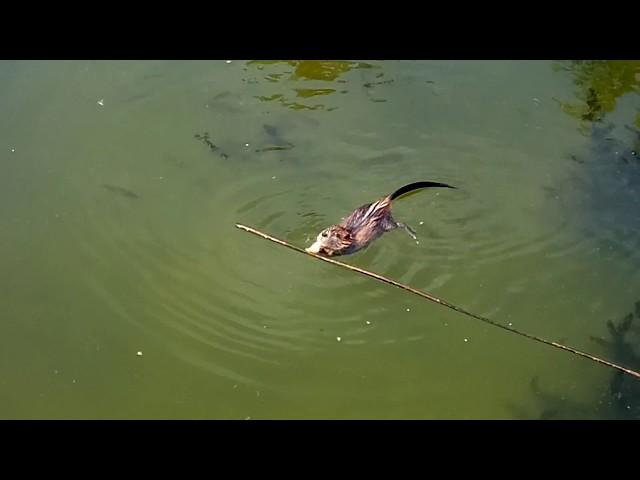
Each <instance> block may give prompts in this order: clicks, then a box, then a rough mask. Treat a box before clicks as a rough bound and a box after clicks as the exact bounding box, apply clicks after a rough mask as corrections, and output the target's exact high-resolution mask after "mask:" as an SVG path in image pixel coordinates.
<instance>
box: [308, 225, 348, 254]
mask: <svg viewBox="0 0 640 480" xmlns="http://www.w3.org/2000/svg"><path fill="white" fill-rule="evenodd" d="M352 244H353V238H352V237H351V233H349V230H347V229H346V228H344V227H341V226H340V225H331V226H330V227H328V228H325V229H324V230H322V231H321V232H320V234H319V235H318V238H316V241H315V242H314V244H313V245H311V246H310V247H309V248H307V249H306V251H307V252H309V253H319V254H322V255H327V256H329V257H330V256H331V255H340V254H342V253H343V252H345V251H346V250H347V249H349V247H351V245H352Z"/></svg>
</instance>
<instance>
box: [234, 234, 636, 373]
mask: <svg viewBox="0 0 640 480" xmlns="http://www.w3.org/2000/svg"><path fill="white" fill-rule="evenodd" d="M236 227H237V228H239V229H241V230H244V231H245V232H249V233H253V234H254V235H257V236H259V237H262V238H264V239H265V240H270V241H272V242H274V243H277V244H279V245H282V246H284V247H287V248H290V249H291V250H294V251H296V252H298V253H302V254H304V255H308V256H310V257H314V258H317V259H318V260H322V261H323V262H327V263H330V264H332V265H336V266H338V267H342V268H346V269H347V270H351V271H352V272H357V273H360V274H361V275H365V276H367V277H370V278H373V279H375V280H378V281H380V282H383V283H386V284H388V285H393V286H394V287H398V288H401V289H402V290H405V291H407V292H411V293H413V294H414V295H418V296H419V297H422V298H425V299H427V300H429V301H431V302H434V303H437V304H439V305H442V306H444V307H447V308H450V309H451V310H455V311H456V312H458V313H462V314H463V315H467V316H469V317H472V318H475V319H476V320H480V321H481V322H484V323H488V324H489V325H492V326H494V327H498V328H501V329H503V330H506V331H508V332H511V333H515V334H516V335H520V336H522V337H525V338H528V339H530V340H535V341H536V342H540V343H544V344H545V345H550V346H552V347H555V348H559V349H560V350H564V351H566V352H570V353H573V354H574V355H579V356H581V357H583V358H587V359H589V360H591V361H593V362H596V363H599V364H601V365H606V366H607V367H611V368H615V369H616V370H618V371H621V372H624V373H626V374H627V375H631V376H633V377H636V378H639V379H640V373H639V372H636V371H635V370H631V369H630V368H626V367H623V366H620V365H617V364H615V363H613V362H610V361H608V360H604V359H602V358H599V357H596V356H595V355H591V354H590V353H586V352H583V351H581V350H578V349H577V348H573V347H569V346H567V345H563V344H561V343H558V342H553V341H551V340H546V339H544V338H542V337H538V336H537V335H533V334H531V333H526V332H522V331H520V330H516V329H515V328H512V327H508V326H506V325H503V324H501V323H498V322H495V321H493V320H490V319H488V318H486V317H483V316H480V315H477V314H475V313H472V312H469V311H467V310H464V309H463V308H460V307H457V306H455V305H453V304H452V303H449V302H447V301H445V300H442V299H441V298H438V297H436V296H434V295H431V294H429V293H426V292H423V291H421V290H416V289H415V288H413V287H410V286H408V285H404V284H403V283H400V282H396V281H395V280H391V279H389V278H386V277H383V276H382V275H378V274H377V273H373V272H370V271H368V270H365V269H363V268H358V267H354V266H353V265H348V264H346V263H343V262H339V261H337V260H333V259H332V258H328V257H324V256H322V255H317V254H315V253H309V252H306V251H305V250H303V249H302V248H299V247H296V246H295V245H291V244H290V243H288V242H286V241H284V240H281V239H279V238H276V237H272V236H271V235H268V234H266V233H263V232H261V231H259V230H256V229H255V228H252V227H248V226H246V225H242V224H240V223H236Z"/></svg>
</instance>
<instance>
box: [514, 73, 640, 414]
mask: <svg viewBox="0 0 640 480" xmlns="http://www.w3.org/2000/svg"><path fill="white" fill-rule="evenodd" d="M554 69H555V70H556V71H559V72H568V73H569V74H570V75H571V76H572V79H573V83H574V84H575V86H576V100H574V101H563V100H558V102H559V104H560V107H561V109H562V111H564V112H565V113H567V114H568V115H570V116H571V117H573V118H575V119H577V120H578V121H579V129H580V131H581V132H582V133H583V134H584V135H585V136H587V137H588V139H589V142H588V144H587V149H586V151H585V152H582V153H581V154H572V155H571V156H570V158H571V160H572V161H573V162H575V164H576V169H575V171H574V173H573V175H572V179H571V181H572V183H574V187H575V192H576V193H575V198H574V204H573V205H572V216H573V222H574V225H575V226H576V227H577V228H578V229H579V230H580V233H581V235H582V236H585V237H588V238H592V239H593V240H594V241H595V242H596V245H598V247H597V249H598V250H602V251H605V250H606V252H607V253H606V255H607V256H608V257H607V258H610V257H609V256H610V255H614V256H615V257H616V258H620V259H624V261H625V264H627V265H633V264H635V263H637V262H638V261H639V260H640V257H639V256H638V254H637V253H636V252H637V251H638V249H639V248H640V217H638V214H637V212H638V211H639V208H640V160H639V159H638V150H639V149H640V130H638V126H640V112H638V113H637V115H636V116H635V118H634V119H629V120H628V121H627V122H626V123H625V124H624V125H622V126H620V125H617V124H615V123H613V122H611V121H606V120H607V116H608V115H610V114H613V113H614V112H615V110H616V107H617V105H618V100H619V99H620V98H621V97H622V96H623V95H625V94H629V93H640V61H571V62H565V63H558V64H556V65H555V66H554ZM631 124H635V125H631ZM606 326H607V334H608V336H607V338H600V337H598V336H593V335H592V336H591V337H590V339H591V342H592V345H593V346H594V347H599V348H601V349H602V354H603V356H605V357H606V358H609V359H611V360H612V361H613V362H615V363H618V364H621V365H625V366H628V367H629V368H631V369H634V370H638V369H640V301H638V302H636V303H635V310H634V312H631V313H628V314H626V315H624V316H623V317H622V318H621V319H619V320H618V321H617V322H614V321H612V320H608V321H607V322H606ZM608 379H609V380H608V382H606V383H605V384H598V385H596V386H594V387H592V388H591V390H590V392H589V393H588V395H587V398H590V400H587V401H584V400H581V401H576V400H574V399H572V398H569V397H570V392H567V391H566V389H565V387H566V386H564V385H563V386H562V387H560V388H561V389H562V393H558V392H557V391H553V389H552V388H551V387H549V386H548V385H547V386H545V385H544V383H545V382H544V380H541V379H540V378H538V377H535V378H533V379H532V380H531V384H530V390H531V394H532V398H533V400H534V407H533V409H531V410H527V409H525V408H523V407H522V406H516V405H510V406H509V408H510V410H511V411H512V413H513V414H514V416H515V417H517V418H539V419H587V418H593V419H596V418H597V419H640V382H639V381H638V380H637V379H635V378H632V377H630V376H627V375H624V374H622V373H621V372H613V373H611V375H610V376H609V377H608Z"/></svg>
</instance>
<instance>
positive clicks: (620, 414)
mask: <svg viewBox="0 0 640 480" xmlns="http://www.w3.org/2000/svg"><path fill="white" fill-rule="evenodd" d="M607 329H608V334H609V336H608V338H606V339H604V338H599V337H595V336H592V337H591V340H592V342H593V343H594V344H595V345H597V346H600V347H601V348H603V351H605V352H606V355H607V357H608V358H610V359H611V360H612V361H613V362H615V363H618V364H620V365H625V366H628V367H629V368H632V369H634V370H639V369H640V301H638V302H636V304H635V312H632V313H628V314H626V315H624V316H623V317H622V318H621V319H620V320H619V321H618V322H614V321H612V320H608V321H607ZM530 388H531V394H532V396H533V398H534V401H535V405H536V407H535V410H536V411H537V413H533V412H531V411H528V410H526V409H524V408H522V407H520V406H516V405H509V409H510V410H511V411H512V413H513V414H514V416H515V417H517V418H527V419H532V418H538V419H547V420H549V419H596V418H597V419H609V420H631V419H634V420H638V419H640V381H638V379H636V378H633V377H630V376H628V375H625V374H623V373H622V372H618V371H616V372H613V373H612V374H611V376H610V377H609V382H608V383H607V384H604V385H600V386H599V387H598V388H596V389H595V390H594V392H593V394H594V397H593V400H592V401H591V402H579V401H575V400H571V399H569V398H567V396H566V395H564V394H557V393H552V392H550V391H547V390H546V389H545V388H544V387H543V386H542V385H541V382H540V380H539V378H538V377H534V378H533V379H532V380H531V384H530Z"/></svg>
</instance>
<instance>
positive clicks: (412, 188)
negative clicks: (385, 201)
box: [389, 182, 456, 200]
mask: <svg viewBox="0 0 640 480" xmlns="http://www.w3.org/2000/svg"><path fill="white" fill-rule="evenodd" d="M432 187H442V188H456V187H452V186H451V185H447V184H446V183H439V182H415V183H410V184H409V185H405V186H404V187H400V188H399V189H397V190H396V191H395V192H393V193H392V194H391V195H389V200H395V199H396V198H399V197H401V196H403V195H406V194H407V193H409V192H413V191H415V190H421V189H423V188H432Z"/></svg>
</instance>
